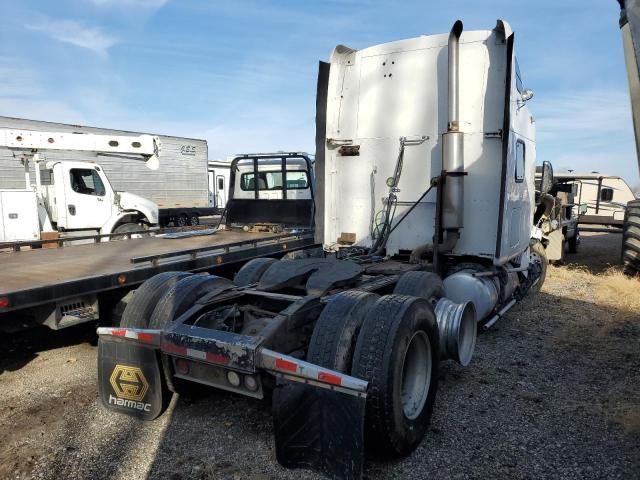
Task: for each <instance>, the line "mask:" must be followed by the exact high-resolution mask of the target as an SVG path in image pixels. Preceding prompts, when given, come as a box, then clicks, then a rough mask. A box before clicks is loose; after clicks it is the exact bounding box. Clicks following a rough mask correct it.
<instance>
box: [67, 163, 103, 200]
mask: <svg viewBox="0 0 640 480" xmlns="http://www.w3.org/2000/svg"><path fill="white" fill-rule="evenodd" d="M69 176H70V177H71V178H70V180H71V188H72V189H73V191H74V192H77V193H80V194H82V195H94V196H97V197H103V196H104V195H105V193H106V191H105V188H104V183H102V179H101V178H100V175H98V172H96V171H95V170H94V169H92V168H72V169H71V170H69Z"/></svg>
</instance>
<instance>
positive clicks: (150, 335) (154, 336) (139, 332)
mask: <svg viewBox="0 0 640 480" xmlns="http://www.w3.org/2000/svg"><path fill="white" fill-rule="evenodd" d="M98 335H104V336H111V337H118V338H124V339H127V340H134V341H137V342H141V343H144V344H145V345H152V346H154V347H159V346H160V337H161V335H162V330H150V329H143V328H114V327H99V328H98Z"/></svg>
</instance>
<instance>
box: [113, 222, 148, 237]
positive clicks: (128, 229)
mask: <svg viewBox="0 0 640 480" xmlns="http://www.w3.org/2000/svg"><path fill="white" fill-rule="evenodd" d="M142 230H146V228H145V227H144V226H140V225H138V224H137V223H122V224H120V225H118V226H117V227H116V228H115V229H114V230H113V236H112V237H111V240H125V239H127V238H142V237H146V236H147V235H148V234H146V233H136V234H135V235H133V234H132V233H133V232H141V231H142Z"/></svg>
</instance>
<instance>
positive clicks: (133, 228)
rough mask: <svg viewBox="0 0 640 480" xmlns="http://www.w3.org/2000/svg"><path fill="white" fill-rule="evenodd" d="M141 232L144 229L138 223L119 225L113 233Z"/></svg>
mask: <svg viewBox="0 0 640 480" xmlns="http://www.w3.org/2000/svg"><path fill="white" fill-rule="evenodd" d="M140 230H143V228H142V227H141V226H140V225H138V224H137V223H131V222H129V223H122V224H120V225H118V226H117V227H116V228H115V229H114V230H113V233H129V232H139V231H140Z"/></svg>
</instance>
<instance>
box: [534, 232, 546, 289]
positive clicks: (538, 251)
mask: <svg viewBox="0 0 640 480" xmlns="http://www.w3.org/2000/svg"><path fill="white" fill-rule="evenodd" d="M529 261H530V262H532V263H536V264H537V265H538V268H539V269H540V271H539V280H538V283H536V284H535V285H533V286H532V287H531V291H532V292H533V293H538V292H539V291H540V289H541V288H542V285H543V284H544V280H545V278H547V267H548V265H549V261H548V260H547V252H546V251H545V249H544V246H543V245H542V243H541V242H539V241H537V240H536V241H535V242H533V243H532V244H531V245H530V246H529ZM530 271H531V269H530Z"/></svg>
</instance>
